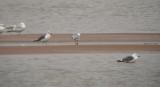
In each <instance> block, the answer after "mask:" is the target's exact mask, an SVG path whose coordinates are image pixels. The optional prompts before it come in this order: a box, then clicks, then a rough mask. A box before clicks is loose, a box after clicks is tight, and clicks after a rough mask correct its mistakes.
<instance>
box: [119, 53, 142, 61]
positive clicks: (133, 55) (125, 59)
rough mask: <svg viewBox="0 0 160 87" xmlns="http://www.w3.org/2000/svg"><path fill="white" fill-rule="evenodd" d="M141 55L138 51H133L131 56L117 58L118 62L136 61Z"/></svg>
mask: <svg viewBox="0 0 160 87" xmlns="http://www.w3.org/2000/svg"><path fill="white" fill-rule="evenodd" d="M139 57H140V56H138V54H137V53H133V54H132V55H131V56H126V57H124V58H122V59H121V60H117V62H125V63H134V62H136V60H137V59H138V58H139Z"/></svg>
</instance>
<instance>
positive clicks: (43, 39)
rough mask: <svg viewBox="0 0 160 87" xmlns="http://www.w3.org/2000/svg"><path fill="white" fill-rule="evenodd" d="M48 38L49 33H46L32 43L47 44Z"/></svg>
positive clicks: (49, 36)
mask: <svg viewBox="0 0 160 87" xmlns="http://www.w3.org/2000/svg"><path fill="white" fill-rule="evenodd" d="M50 38H51V33H49V32H48V33H46V34H44V35H42V36H40V37H39V38H38V39H37V40H34V42H48V40H49V39H50Z"/></svg>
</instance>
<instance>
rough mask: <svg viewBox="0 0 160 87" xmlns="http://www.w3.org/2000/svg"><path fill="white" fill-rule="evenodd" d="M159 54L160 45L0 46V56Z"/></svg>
mask: <svg viewBox="0 0 160 87" xmlns="http://www.w3.org/2000/svg"><path fill="white" fill-rule="evenodd" d="M106 52H120V53H123V52H160V45H80V46H79V47H76V46H75V45H50V46H47V45H46V46H0V54H35V53H36V54H38V53H106Z"/></svg>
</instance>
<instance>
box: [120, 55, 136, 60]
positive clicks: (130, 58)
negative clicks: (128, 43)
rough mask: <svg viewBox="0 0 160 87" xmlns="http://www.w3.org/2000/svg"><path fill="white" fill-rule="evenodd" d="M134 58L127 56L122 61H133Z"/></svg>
mask: <svg viewBox="0 0 160 87" xmlns="http://www.w3.org/2000/svg"><path fill="white" fill-rule="evenodd" d="M133 59H134V58H133V57H132V56H126V57H125V58H123V59H122V61H131V60H133Z"/></svg>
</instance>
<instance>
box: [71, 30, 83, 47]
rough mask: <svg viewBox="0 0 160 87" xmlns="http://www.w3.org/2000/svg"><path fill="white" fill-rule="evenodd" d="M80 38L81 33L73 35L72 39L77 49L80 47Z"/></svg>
mask: <svg viewBox="0 0 160 87" xmlns="http://www.w3.org/2000/svg"><path fill="white" fill-rule="evenodd" d="M80 36H81V34H80V33H74V34H73V35H72V39H73V40H74V41H75V44H76V47H78V41H79V40H80Z"/></svg>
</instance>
